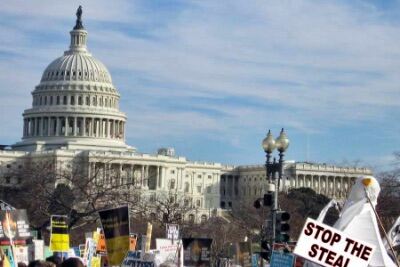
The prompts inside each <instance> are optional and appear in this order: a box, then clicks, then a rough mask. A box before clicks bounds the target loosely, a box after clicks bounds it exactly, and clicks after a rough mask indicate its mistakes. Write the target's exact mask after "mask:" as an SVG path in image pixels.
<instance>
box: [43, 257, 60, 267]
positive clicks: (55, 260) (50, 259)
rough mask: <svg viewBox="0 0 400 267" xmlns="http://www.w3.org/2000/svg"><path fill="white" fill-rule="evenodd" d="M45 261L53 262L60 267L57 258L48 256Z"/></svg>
mask: <svg viewBox="0 0 400 267" xmlns="http://www.w3.org/2000/svg"><path fill="white" fill-rule="evenodd" d="M46 261H49V262H53V263H54V264H55V265H56V266H57V267H60V266H61V263H62V259H61V258H60V257H58V256H54V255H53V256H50V257H47V258H46Z"/></svg>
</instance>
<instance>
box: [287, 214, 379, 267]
mask: <svg viewBox="0 0 400 267" xmlns="http://www.w3.org/2000/svg"><path fill="white" fill-rule="evenodd" d="M374 250H375V246H373V245H371V244H369V243H367V242H365V241H362V240H357V239H354V238H353V237H351V236H348V235H347V234H345V233H344V232H342V231H339V230H337V229H335V228H332V227H330V226H328V225H325V224H323V223H320V222H317V221H316V220H313V219H310V218H308V219H307V221H306V223H305V225H304V227H303V230H302V231H301V235H300V238H299V240H298V241H297V245H296V248H295V250H294V254H296V255H299V256H301V257H303V258H306V259H307V260H310V261H312V262H315V263H318V264H320V265H322V266H326V267H332V266H335V267H367V266H368V263H369V261H370V260H371V258H372V255H373V254H374Z"/></svg>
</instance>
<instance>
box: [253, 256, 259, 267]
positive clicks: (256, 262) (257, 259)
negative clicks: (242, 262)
mask: <svg viewBox="0 0 400 267" xmlns="http://www.w3.org/2000/svg"><path fill="white" fill-rule="evenodd" d="M259 260H260V254H253V255H252V256H251V267H258V261H259Z"/></svg>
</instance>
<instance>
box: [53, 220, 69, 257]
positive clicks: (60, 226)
mask: <svg viewBox="0 0 400 267" xmlns="http://www.w3.org/2000/svg"><path fill="white" fill-rule="evenodd" d="M50 249H51V250H52V251H56V252H67V251H69V233H68V217H67V216H63V215H52V216H51V236H50Z"/></svg>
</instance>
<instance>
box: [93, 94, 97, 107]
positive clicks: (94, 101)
mask: <svg viewBox="0 0 400 267" xmlns="http://www.w3.org/2000/svg"><path fill="white" fill-rule="evenodd" d="M93 106H97V99H96V97H95V96H94V97H93Z"/></svg>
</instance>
